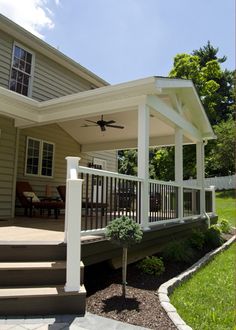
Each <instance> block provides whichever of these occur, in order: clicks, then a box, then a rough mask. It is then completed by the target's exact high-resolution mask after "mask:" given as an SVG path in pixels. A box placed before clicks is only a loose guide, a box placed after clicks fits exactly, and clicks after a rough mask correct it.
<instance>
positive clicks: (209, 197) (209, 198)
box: [205, 190, 213, 213]
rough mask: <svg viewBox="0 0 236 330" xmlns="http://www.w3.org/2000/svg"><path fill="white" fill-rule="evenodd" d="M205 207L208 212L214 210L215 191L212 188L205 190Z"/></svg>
mask: <svg viewBox="0 0 236 330" xmlns="http://www.w3.org/2000/svg"><path fill="white" fill-rule="evenodd" d="M205 204H206V205H205V208H206V212H207V213H211V212H213V193H212V190H206V191H205Z"/></svg>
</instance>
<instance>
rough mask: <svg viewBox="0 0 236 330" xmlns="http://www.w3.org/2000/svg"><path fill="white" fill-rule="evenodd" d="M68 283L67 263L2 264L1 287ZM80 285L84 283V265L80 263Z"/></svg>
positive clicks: (0, 273) (0, 271) (0, 267)
mask: <svg viewBox="0 0 236 330" xmlns="http://www.w3.org/2000/svg"><path fill="white" fill-rule="evenodd" d="M65 282H66V262H65V261H64V260H61V261H44V262H42V261H35V262H32V261H31V262H0V285H1V286H19V285H20V286H23V285H56V284H58V285H59V284H64V283H65ZM80 283H81V285H82V284H83V283H84V265H83V263H82V262H81V263H80Z"/></svg>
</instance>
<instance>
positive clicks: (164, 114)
mask: <svg viewBox="0 0 236 330" xmlns="http://www.w3.org/2000/svg"><path fill="white" fill-rule="evenodd" d="M146 102H147V105H149V106H150V107H151V108H152V109H153V110H155V111H156V112H157V113H158V114H159V115H160V116H161V118H164V119H165V120H167V121H168V123H170V124H171V125H172V126H174V125H176V126H178V127H180V128H182V129H183V131H184V132H185V134H186V135H187V136H188V137H190V138H192V139H193V140H194V141H200V140H201V139H202V136H201V132H200V131H199V130H198V129H197V128H196V127H195V126H193V125H192V124H191V123H189V122H188V121H187V120H186V119H185V118H183V117H182V116H181V115H180V114H179V113H178V112H176V111H175V110H174V109H173V108H171V107H170V106H169V105H167V104H166V103H165V102H163V101H162V100H161V99H160V98H158V97H157V96H154V95H149V96H147V101H146Z"/></svg>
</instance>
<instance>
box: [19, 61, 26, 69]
mask: <svg viewBox="0 0 236 330" xmlns="http://www.w3.org/2000/svg"><path fill="white" fill-rule="evenodd" d="M19 69H20V70H21V71H25V61H23V60H20V67H19Z"/></svg>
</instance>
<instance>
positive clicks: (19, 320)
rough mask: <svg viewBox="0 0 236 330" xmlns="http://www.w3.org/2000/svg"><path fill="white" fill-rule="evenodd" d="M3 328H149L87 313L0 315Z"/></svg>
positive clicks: (24, 329) (47, 329)
mask: <svg viewBox="0 0 236 330" xmlns="http://www.w3.org/2000/svg"><path fill="white" fill-rule="evenodd" d="M0 329H1V330H67V329H70V330H126V329H127V330H147V328H143V327H138V326H135V325H131V324H128V323H123V322H119V321H115V320H112V319H108V318H105V317H101V316H97V315H94V314H91V313H86V314H85V316H84V317H79V316H76V315H51V316H35V317H33V316H32V317H20V316H17V317H9V318H4V317H0Z"/></svg>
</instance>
